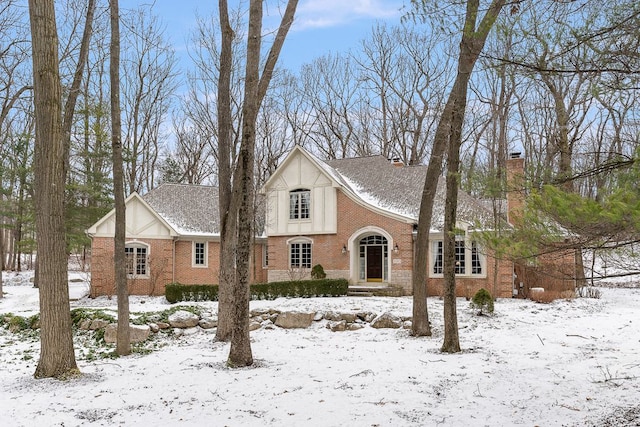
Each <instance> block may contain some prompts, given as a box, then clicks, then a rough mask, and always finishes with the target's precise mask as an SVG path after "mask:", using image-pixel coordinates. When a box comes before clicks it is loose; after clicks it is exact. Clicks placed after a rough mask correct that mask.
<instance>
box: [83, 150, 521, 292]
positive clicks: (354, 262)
mask: <svg viewBox="0 0 640 427" xmlns="http://www.w3.org/2000/svg"><path fill="white" fill-rule="evenodd" d="M510 162H511V163H510V168H511V169H510V170H511V171H512V172H511V174H512V175H513V173H516V172H517V168H520V174H521V173H522V166H523V161H522V159H519V158H518V159H511V160H510ZM514 168H516V172H514ZM425 176H426V167H424V166H404V165H402V164H401V163H400V162H397V161H395V162H394V161H389V160H387V159H386V158H384V157H382V156H370V157H361V158H351V159H342V160H331V161H322V160H320V159H318V158H317V157H316V156H314V155H313V154H311V153H309V152H308V151H307V150H305V149H304V148H302V147H300V146H296V147H295V148H293V150H292V151H291V152H290V153H289V154H288V156H287V157H286V158H285V160H284V161H283V162H282V164H281V165H280V166H279V167H278V169H277V170H276V171H275V172H274V174H273V175H272V176H271V177H270V178H269V179H268V181H267V182H266V183H265V185H264V186H263V188H262V190H261V194H263V195H264V198H265V201H264V202H265V210H264V231H262V230H259V231H258V232H257V236H256V238H255V242H254V247H253V262H252V263H253V269H252V272H253V276H252V280H253V282H254V283H255V282H266V281H269V282H272V281H281V280H291V279H294V278H304V277H310V270H311V268H312V267H313V266H314V265H317V264H320V265H322V266H323V268H324V271H325V273H326V274H327V277H330V278H347V279H348V280H349V283H350V286H352V287H354V288H355V287H365V288H375V289H378V290H381V291H382V290H386V291H387V292H388V293H389V294H395V295H408V294H411V292H412V268H413V254H414V240H415V236H416V228H417V218H418V212H419V207H420V198H421V194H422V189H423V185H424V180H425ZM436 185H437V193H436V203H435V205H434V211H433V221H432V224H431V232H430V243H429V244H430V251H429V253H430V255H429V260H428V266H429V277H430V279H431V280H430V281H429V289H428V293H429V294H430V295H438V294H441V292H442V286H443V281H444V279H443V274H442V273H443V259H442V258H443V257H442V253H443V240H442V239H443V225H444V224H443V222H444V190H445V183H444V180H442V179H441V180H440V181H439V182H438V183H437V184H436ZM508 204H511V205H512V207H514V206H515V208H521V206H522V198H521V197H520V196H517V195H516V196H511V197H510V198H508ZM126 205H127V241H126V251H127V259H128V265H127V268H128V273H129V280H130V282H129V285H130V290H131V293H132V294H156V295H157V294H163V292H164V287H165V285H166V284H168V283H171V282H179V283H183V284H200V283H217V272H218V263H219V261H218V256H219V250H218V249H219V239H220V234H219V230H218V212H217V210H218V198H217V191H216V188H215V187H206V186H193V185H179V184H165V185H162V186H160V187H158V188H156V189H154V190H152V191H150V192H149V193H148V194H146V195H144V196H140V195H138V194H136V193H134V194H132V195H131V196H129V198H128V199H127V200H126ZM458 205H459V206H458V218H457V228H458V229H459V230H460V233H459V235H458V236H457V239H456V242H457V243H456V273H457V292H458V294H459V295H460V296H467V297H470V296H473V294H474V293H475V292H476V291H477V290H478V289H480V288H481V287H484V288H486V289H488V290H489V291H490V292H491V293H492V295H493V296H494V297H511V296H512V295H514V293H517V292H516V291H518V286H519V283H518V282H517V281H516V280H514V279H515V276H514V271H515V269H514V268H515V266H514V263H513V262H512V261H510V260H506V259H496V258H494V257H492V254H491V253H490V252H489V251H487V250H485V248H484V247H483V246H482V244H481V243H480V242H478V241H476V240H475V238H474V231H476V230H478V229H484V230H486V229H495V228H496V227H497V226H501V227H509V225H508V223H507V222H506V219H505V218H502V217H496V215H494V213H493V209H492V208H491V207H490V206H488V205H487V204H486V203H485V202H483V201H481V200H477V199H475V198H473V197H471V196H469V195H468V194H466V193H464V192H460V194H459V202H458ZM502 210H504V209H502ZM507 210H509V209H507ZM88 234H89V235H90V236H91V237H92V242H93V243H92V283H91V295H92V296H98V295H105V294H113V293H115V290H114V285H113V272H112V270H113V262H112V260H113V238H112V236H113V235H114V212H111V213H109V214H107V215H106V216H105V217H104V218H102V219H101V220H100V221H98V222H97V223H96V224H95V225H93V226H92V227H91V228H90V229H89V230H88ZM521 274H522V275H523V276H524V274H525V273H524V272H523V273H521Z"/></svg>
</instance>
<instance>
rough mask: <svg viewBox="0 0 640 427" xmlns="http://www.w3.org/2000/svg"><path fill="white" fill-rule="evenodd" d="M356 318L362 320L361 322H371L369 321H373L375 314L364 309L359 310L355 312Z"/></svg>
mask: <svg viewBox="0 0 640 427" xmlns="http://www.w3.org/2000/svg"><path fill="white" fill-rule="evenodd" d="M357 316H358V319H360V320H362V321H363V322H367V323H371V321H373V319H375V318H376V314H375V313H372V312H370V311H364V312H360V313H358V314H357Z"/></svg>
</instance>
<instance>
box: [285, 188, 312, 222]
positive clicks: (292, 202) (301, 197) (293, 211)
mask: <svg viewBox="0 0 640 427" xmlns="http://www.w3.org/2000/svg"><path fill="white" fill-rule="evenodd" d="M310 212H311V190H308V189H306V188H300V189H298V190H293V191H291V192H289V219H295V220H299V219H309V218H310V217H311V216H310V215H311V213H310Z"/></svg>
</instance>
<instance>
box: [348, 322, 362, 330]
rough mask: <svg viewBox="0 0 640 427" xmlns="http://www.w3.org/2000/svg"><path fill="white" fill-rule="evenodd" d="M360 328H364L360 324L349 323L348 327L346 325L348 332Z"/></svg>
mask: <svg viewBox="0 0 640 427" xmlns="http://www.w3.org/2000/svg"><path fill="white" fill-rule="evenodd" d="M362 328H364V325H363V324H362V323H350V324H349V325H347V329H348V330H349V331H357V330H358V329H362Z"/></svg>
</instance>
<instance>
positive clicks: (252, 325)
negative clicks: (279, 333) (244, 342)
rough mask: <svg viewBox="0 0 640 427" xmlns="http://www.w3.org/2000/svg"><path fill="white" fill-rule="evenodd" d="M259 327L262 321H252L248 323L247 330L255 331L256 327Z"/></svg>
mask: <svg viewBox="0 0 640 427" xmlns="http://www.w3.org/2000/svg"><path fill="white" fill-rule="evenodd" d="M261 327H262V323H260V322H256V321H252V322H251V323H249V332H251V331H255V330H256V329H260V328H261Z"/></svg>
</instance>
